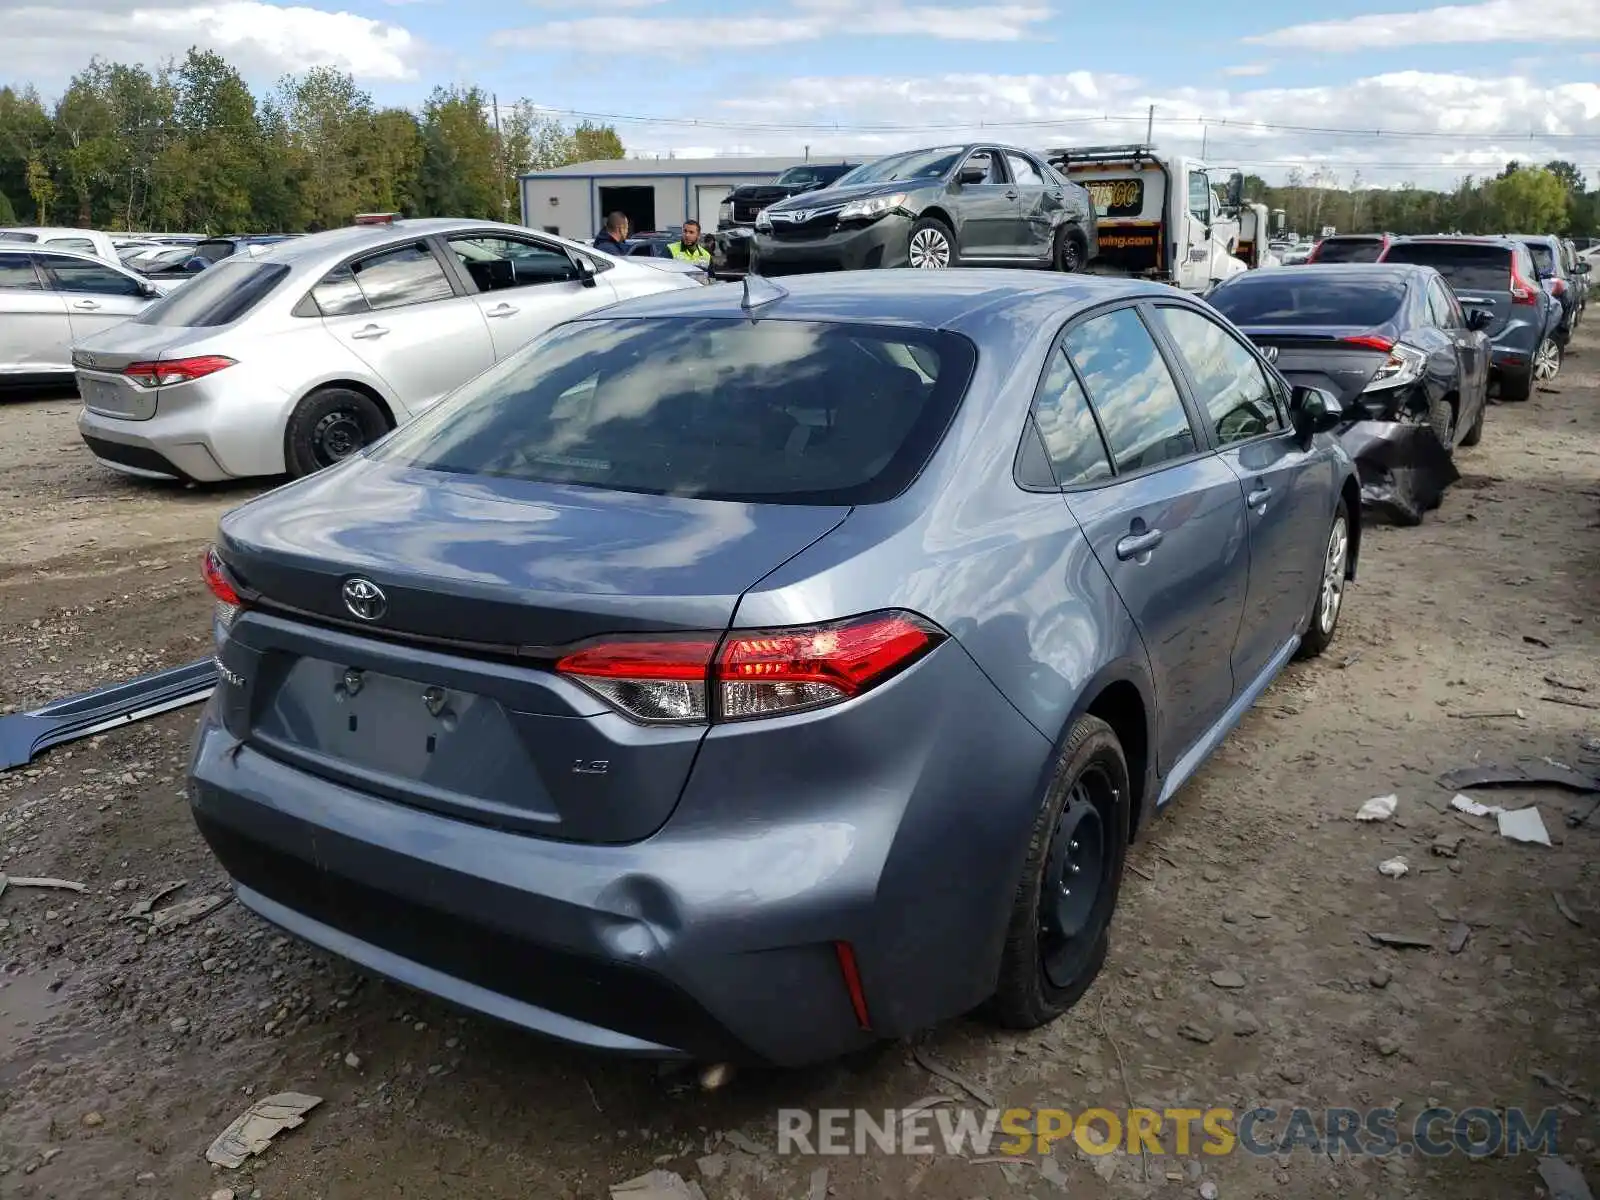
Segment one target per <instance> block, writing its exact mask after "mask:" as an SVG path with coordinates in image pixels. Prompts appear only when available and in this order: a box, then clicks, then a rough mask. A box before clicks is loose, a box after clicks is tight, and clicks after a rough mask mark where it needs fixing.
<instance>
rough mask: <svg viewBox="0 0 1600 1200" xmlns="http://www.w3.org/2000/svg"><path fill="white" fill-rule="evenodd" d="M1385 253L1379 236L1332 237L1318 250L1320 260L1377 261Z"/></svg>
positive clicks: (1318, 259)
mask: <svg viewBox="0 0 1600 1200" xmlns="http://www.w3.org/2000/svg"><path fill="white" fill-rule="evenodd" d="M1382 253H1383V242H1382V241H1381V240H1379V239H1378V238H1342V239H1341V238H1330V239H1329V240H1328V241H1326V242H1323V243H1322V249H1321V250H1319V251H1317V261H1318V262H1353V263H1354V262H1377V261H1378V257H1379V256H1380V255H1381V254H1382Z"/></svg>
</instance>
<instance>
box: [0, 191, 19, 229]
mask: <svg viewBox="0 0 1600 1200" xmlns="http://www.w3.org/2000/svg"><path fill="white" fill-rule="evenodd" d="M16 224H18V221H17V210H16V209H14V208H12V207H11V197H10V196H7V195H6V194H5V193H4V192H0V225H16Z"/></svg>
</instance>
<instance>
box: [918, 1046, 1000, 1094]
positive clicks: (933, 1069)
mask: <svg viewBox="0 0 1600 1200" xmlns="http://www.w3.org/2000/svg"><path fill="white" fill-rule="evenodd" d="M911 1057H912V1058H914V1059H916V1060H917V1065H918V1066H919V1067H921V1068H922V1069H923V1070H924V1071H927V1072H928V1073H929V1074H930V1075H937V1076H938V1077H939V1078H940V1079H942V1080H944V1081H945V1082H946V1083H950V1084H954V1085H955V1086H956V1087H958V1088H960V1089H961V1090H962V1091H964V1092H966V1093H967V1094H968V1095H970V1096H971V1097H972V1098H973V1099H974V1100H976V1101H977V1102H978V1103H979V1104H981V1105H983V1106H984V1107H985V1108H999V1107H1000V1105H999V1104H998V1103H997V1102H996V1101H995V1098H994V1095H993V1093H991V1092H990V1091H988V1089H986V1088H984V1087H982V1086H980V1085H979V1084H977V1083H974V1082H973V1081H972V1080H970V1079H968V1078H967V1077H966V1076H965V1075H963V1074H961V1073H960V1072H959V1071H957V1070H955V1069H954V1068H953V1067H947V1066H945V1065H944V1064H943V1063H942V1062H940V1061H939V1060H938V1059H936V1058H933V1057H931V1056H930V1055H929V1054H928V1053H927V1052H926V1051H925V1050H923V1049H922V1047H920V1046H917V1047H914V1048H913V1049H912V1051H911Z"/></svg>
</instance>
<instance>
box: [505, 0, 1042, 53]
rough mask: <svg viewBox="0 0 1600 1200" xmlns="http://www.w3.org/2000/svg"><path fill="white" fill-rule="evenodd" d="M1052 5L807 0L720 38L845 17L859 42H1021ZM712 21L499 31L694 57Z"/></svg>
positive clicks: (517, 41)
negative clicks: (870, 39)
mask: <svg viewBox="0 0 1600 1200" xmlns="http://www.w3.org/2000/svg"><path fill="white" fill-rule="evenodd" d="M1051 15H1052V14H1051V10H1050V9H1048V8H1045V7H1043V6H1041V5H1036V4H993V5H982V6H978V7H974V8H947V7H944V6H942V5H908V4H903V3H898V2H885V3H879V4H876V5H870V6H865V7H863V6H858V5H855V4H853V3H850V0H799V2H798V3H796V4H795V5H794V6H793V8H792V9H790V10H789V11H787V12H784V11H775V12H771V13H756V12H754V11H752V12H751V15H749V16H724V17H719V18H717V21H716V25H715V32H714V34H712V35H710V36H712V38H713V42H714V44H715V46H716V47H717V48H718V49H719V50H740V49H749V48H751V47H755V46H781V45H786V44H789V43H793V42H813V41H821V40H822V39H824V38H835V37H838V36H840V33H841V25H840V19H841V17H844V16H848V18H849V20H848V31H849V36H850V37H851V38H852V39H855V38H861V37H872V36H879V37H882V36H895V37H927V38H937V39H940V40H944V41H963V42H1014V41H1020V40H1021V39H1023V38H1037V37H1039V36H1040V35H1039V34H1038V32H1037V31H1036V30H1035V29H1034V26H1036V25H1038V24H1039V23H1040V22H1043V21H1046V20H1048V19H1049V18H1050V16H1051ZM707 36H708V35H707V26H706V22H705V20H704V19H700V18H693V17H635V18H630V19H629V20H627V21H620V22H619V21H617V20H616V19H614V18H612V17H585V18H580V19H577V20H571V21H550V22H547V23H546V24H543V25H537V26H533V27H531V28H526V29H506V30H501V31H500V32H499V33H497V34H495V36H494V42H495V44H496V45H499V46H517V47H522V48H527V49H535V50H552V49H568V48H573V49H575V48H578V47H585V46H594V45H604V46H606V48H607V49H608V50H622V51H648V52H650V53H652V54H665V55H671V54H674V53H675V49H674V48H675V47H681V48H682V53H683V55H685V56H688V57H694V58H700V57H703V56H704V55H705V53H706V45H707V43H706V37H707Z"/></svg>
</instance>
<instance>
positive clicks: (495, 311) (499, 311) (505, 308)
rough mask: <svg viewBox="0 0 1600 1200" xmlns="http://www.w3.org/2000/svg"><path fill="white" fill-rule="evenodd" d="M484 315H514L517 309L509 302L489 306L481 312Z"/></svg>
mask: <svg viewBox="0 0 1600 1200" xmlns="http://www.w3.org/2000/svg"><path fill="white" fill-rule="evenodd" d="M483 315H484V316H486V317H514V316H516V315H517V310H516V309H515V308H513V307H512V306H511V305H509V304H502V305H501V306H500V307H499V308H491V309H489V311H488V312H486V313H484V314H483Z"/></svg>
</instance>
